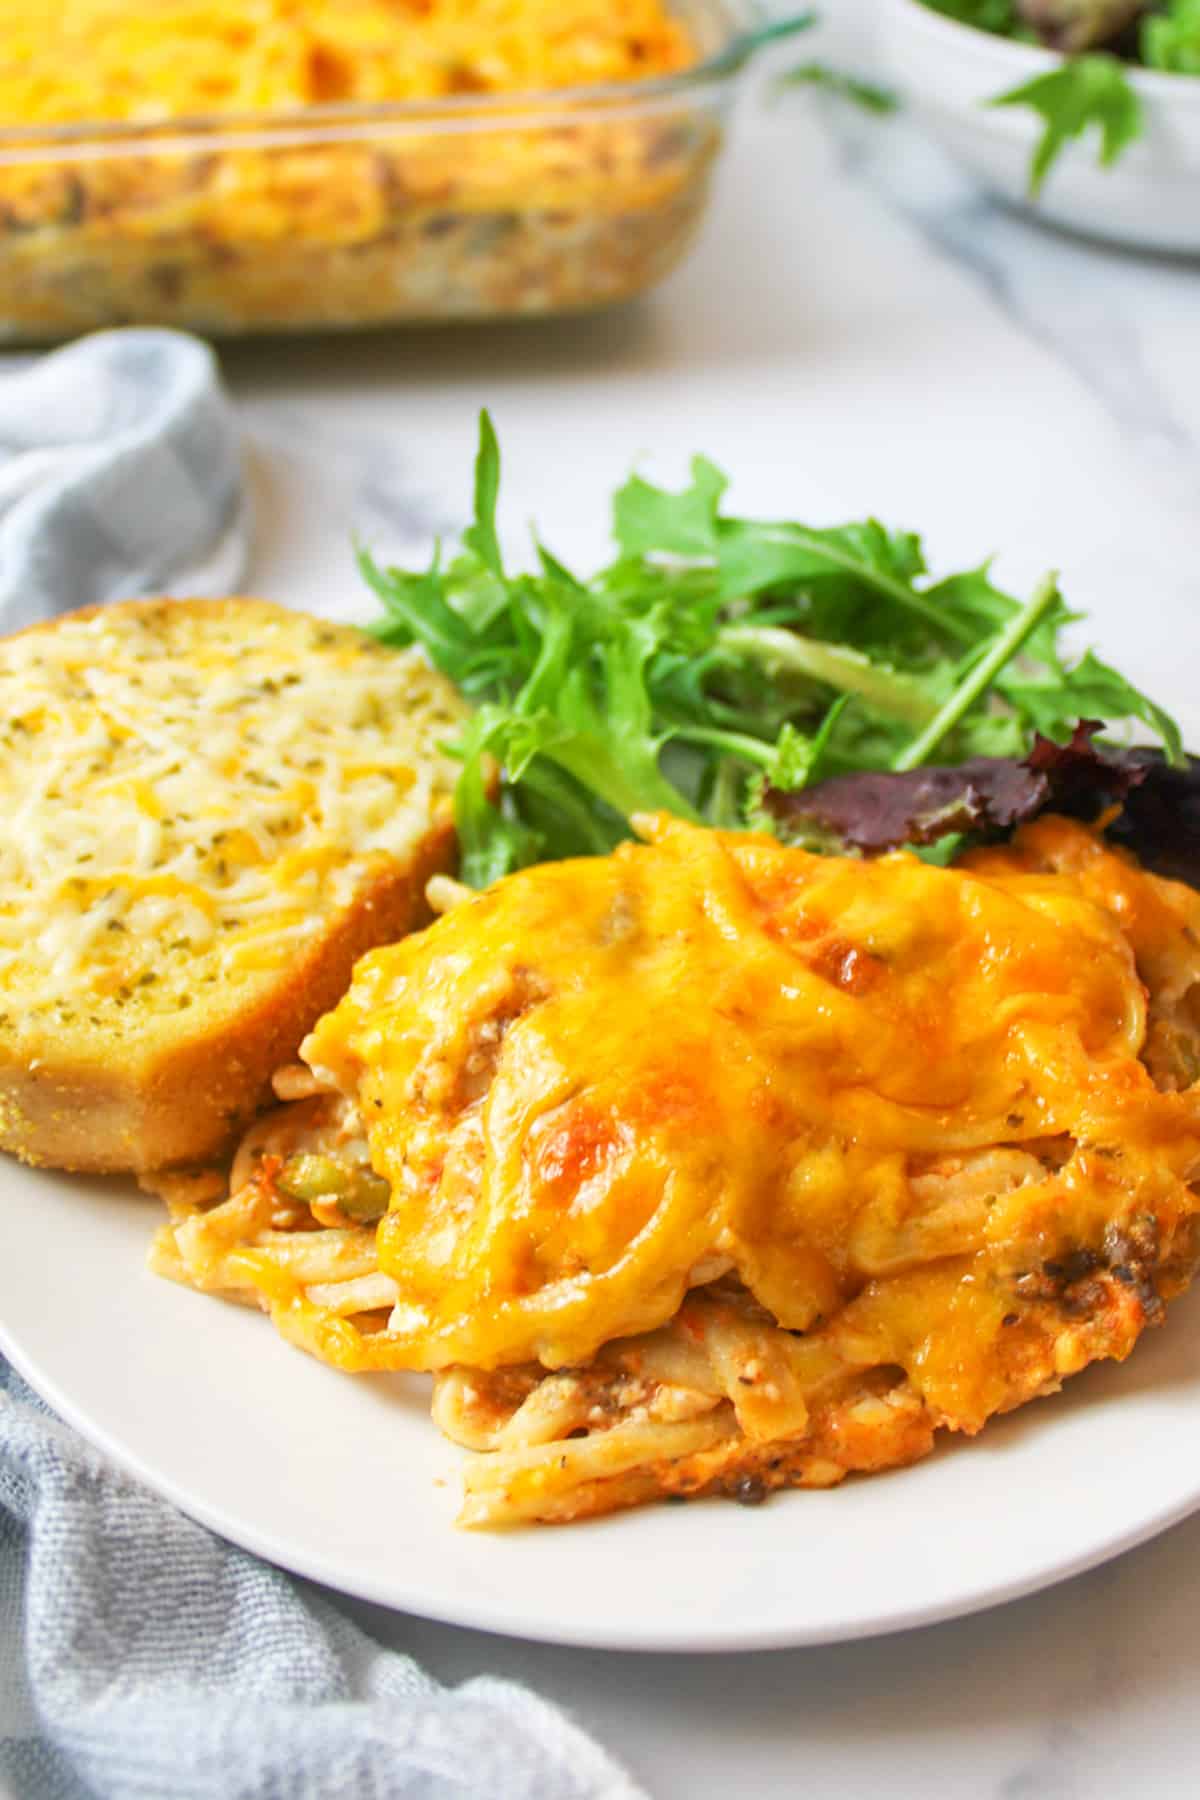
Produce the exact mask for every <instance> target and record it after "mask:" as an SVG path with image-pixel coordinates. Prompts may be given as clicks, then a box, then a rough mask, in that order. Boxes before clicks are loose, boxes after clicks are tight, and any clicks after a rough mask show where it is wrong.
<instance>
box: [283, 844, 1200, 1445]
mask: <svg viewBox="0 0 1200 1800" xmlns="http://www.w3.org/2000/svg"><path fill="white" fill-rule="evenodd" d="M644 830H645V833H646V835H647V836H648V838H649V842H648V843H646V844H644V845H642V846H632V845H629V846H625V847H624V848H622V849H621V850H619V851H617V852H616V854H614V855H613V856H610V857H606V858H597V859H592V860H588V861H578V862H567V863H559V864H551V865H546V866H543V867H539V868H537V869H533V870H529V871H526V872H525V873H522V874H519V875H516V876H513V877H511V878H509V879H508V880H506V881H504V882H502V883H500V884H499V885H498V886H496V887H495V888H493V889H491V890H489V891H488V892H486V893H484V894H482V895H480V896H478V897H476V898H473V899H471V900H470V901H467V902H464V903H463V904H462V905H461V906H459V907H456V908H455V909H454V910H453V911H452V912H451V913H450V914H449V915H448V916H447V917H446V918H444V919H443V920H442V921H440V922H439V923H438V924H436V925H435V926H433V927H432V928H431V929H430V930H429V931H427V932H425V933H422V934H421V935H420V936H418V937H413V938H409V939H408V940H406V941H404V942H402V943H400V944H397V945H395V946H393V947H390V948H387V949H383V950H379V951H375V952H373V953H372V954H370V955H369V956H367V957H366V958H365V959H364V960H363V961H362V962H361V963H360V965H359V967H358V969H357V971H356V975H355V980H354V983H353V986H352V989H351V991H350V993H349V994H348V995H347V997H346V999H345V1000H344V1001H343V1002H342V1003H341V1005H340V1006H339V1007H338V1008H337V1009H336V1010H335V1011H334V1012H332V1013H331V1014H329V1015H327V1016H326V1017H325V1018H324V1019H323V1020H322V1021H321V1022H320V1023H319V1024H318V1026H317V1027H316V1029H315V1030H314V1032H313V1033H312V1034H311V1036H310V1037H309V1039H308V1040H307V1043H306V1045H305V1047H304V1051H303V1054H304V1056H305V1059H306V1061H308V1062H309V1064H310V1065H311V1066H312V1067H313V1068H314V1069H315V1070H316V1071H317V1072H318V1074H319V1075H320V1076H321V1077H322V1078H324V1079H327V1080H328V1081H330V1082H331V1083H332V1084H333V1085H335V1086H336V1087H338V1088H339V1089H341V1091H343V1092H344V1093H346V1094H348V1095H350V1096H352V1097H353V1099H354V1100H355V1101H356V1103H357V1106H358V1110H359V1113H360V1115H361V1118H362V1120H363V1123H364V1127H365V1131H366V1135H367V1138H368V1142H369V1145H370V1150H371V1157H372V1161H373V1164H374V1166H375V1168H376V1170H377V1171H378V1172H379V1173H380V1174H382V1175H383V1176H385V1177H386V1179H387V1180H388V1182H389V1183H390V1186H391V1194H392V1198H391V1207H390V1210H389V1212H388V1213H387V1214H386V1216H385V1217H384V1218H383V1219H382V1220H381V1222H380V1225H379V1235H378V1252H379V1267H380V1269H381V1270H382V1271H383V1272H385V1273H386V1274H387V1275H388V1276H389V1277H391V1279H392V1280H393V1282H394V1283H395V1289H396V1292H397V1293H398V1296H399V1298H398V1301H397V1303H396V1306H395V1308H394V1310H393V1312H392V1314H391V1318H390V1322H389V1330H388V1334H387V1345H388V1353H389V1358H390V1361H389V1366H408V1367H423V1368H435V1369H436V1368H444V1367H447V1366H449V1365H452V1364H456V1363H461V1364H466V1365H470V1366H471V1367H472V1368H478V1369H494V1368H498V1367H501V1366H504V1365H510V1364H520V1363H528V1362H532V1361H536V1362H540V1363H541V1364H543V1365H544V1366H547V1367H551V1368H555V1367H563V1366H578V1365H580V1364H582V1363H585V1362H586V1361H587V1360H588V1359H589V1358H591V1357H593V1356H594V1355H595V1353H596V1352H597V1351H598V1350H599V1349H600V1347H601V1346H602V1345H605V1344H606V1343H610V1342H611V1341H612V1340H616V1339H626V1338H629V1337H631V1336H632V1335H633V1334H637V1333H647V1332H653V1331H654V1330H655V1329H656V1328H658V1327H661V1326H664V1325H665V1324H666V1323H667V1322H668V1321H671V1320H672V1319H674V1318H676V1317H677V1315H679V1316H682V1317H683V1318H684V1319H685V1320H686V1317H687V1311H686V1304H685V1302H686V1295H687V1293H688V1290H689V1289H690V1288H699V1287H701V1286H703V1284H705V1283H711V1282H712V1281H713V1279H714V1278H716V1277H719V1276H720V1275H722V1274H723V1273H724V1274H733V1275H735V1276H736V1277H737V1278H738V1280H740V1282H741V1283H743V1284H744V1286H745V1288H746V1289H748V1290H749V1292H750V1294H751V1295H752V1296H753V1299H754V1301H755V1302H756V1303H757V1304H759V1305H761V1307H762V1308H763V1309H765V1314H766V1315H768V1316H769V1317H770V1318H771V1319H772V1320H774V1321H777V1322H778V1323H779V1324H780V1325H782V1326H784V1327H785V1328H786V1330H787V1331H788V1332H791V1333H800V1334H804V1336H803V1337H797V1338H794V1339H787V1340H785V1343H787V1344H788V1345H789V1346H790V1349H789V1358H790V1360H791V1362H792V1363H793V1364H795V1365H796V1366H795V1370H794V1374H795V1378H796V1380H797V1381H799V1382H800V1385H801V1387H802V1388H803V1389H804V1391H805V1392H809V1391H811V1390H812V1389H813V1388H814V1387H816V1386H819V1384H820V1382H821V1380H822V1379H825V1378H827V1377H828V1374H829V1371H830V1370H831V1369H833V1368H835V1367H836V1368H841V1369H844V1368H845V1367H847V1366H859V1367H878V1366H881V1365H883V1366H891V1365H895V1366H898V1367H900V1368H903V1369H904V1370H905V1371H907V1373H908V1375H909V1378H910V1380H911V1381H912V1383H913V1385H914V1386H915V1387H916V1388H917V1390H918V1391H919V1392H921V1393H922V1394H923V1395H924V1397H925V1399H926V1401H927V1402H928V1403H929V1404H930V1405H931V1406H933V1407H935V1408H936V1409H937V1411H938V1412H939V1413H940V1414H941V1415H942V1416H945V1417H950V1418H953V1419H954V1421H955V1422H956V1423H957V1424H959V1425H961V1426H962V1427H964V1428H966V1429H974V1428H976V1427H977V1426H978V1424H981V1423H982V1421H983V1419H984V1418H985V1417H986V1416H987V1414H988V1413H989V1412H991V1411H994V1410H997V1409H998V1408H1001V1407H1003V1406H1004V1405H1005V1404H1011V1403H1013V1402H1014V1400H1015V1399H1016V1398H1018V1397H1020V1398H1027V1397H1028V1394H1029V1389H1030V1380H1029V1378H1028V1371H1026V1372H1024V1373H1023V1372H1022V1370H1021V1367H1020V1342H1021V1339H1020V1333H1019V1332H1017V1333H1014V1332H1013V1331H1012V1330H1011V1329H1008V1328H1009V1327H1011V1325H1012V1323H1013V1322H1014V1321H1015V1319H1016V1317H1017V1313H1016V1310H1014V1309H1015V1307H1016V1305H1017V1302H1016V1300H1015V1295H1016V1294H1017V1293H1020V1292H1022V1291H1023V1290H1022V1289H1021V1287H1020V1283H1021V1282H1022V1281H1026V1282H1028V1281H1029V1280H1030V1279H1031V1278H1036V1279H1037V1280H1048V1279H1049V1277H1046V1276H1044V1274H1043V1273H1042V1272H1043V1271H1044V1270H1045V1269H1047V1268H1049V1269H1055V1268H1061V1267H1070V1266H1075V1265H1073V1264H1072V1262H1071V1259H1072V1258H1074V1259H1076V1263H1078V1259H1079V1258H1080V1257H1083V1258H1084V1259H1085V1260H1084V1262H1083V1263H1081V1264H1078V1266H1080V1267H1095V1266H1098V1265H1099V1264H1100V1263H1101V1262H1102V1261H1104V1259H1105V1258H1107V1262H1106V1263H1105V1266H1106V1267H1108V1266H1109V1265H1112V1264H1113V1263H1114V1260H1115V1261H1116V1262H1117V1264H1118V1266H1119V1267H1124V1264H1123V1263H1120V1258H1121V1257H1122V1256H1123V1255H1125V1252H1124V1251H1123V1250H1122V1248H1121V1246H1122V1245H1124V1244H1126V1243H1128V1242H1131V1241H1134V1239H1136V1240H1137V1241H1138V1242H1140V1243H1141V1244H1142V1245H1143V1247H1144V1246H1145V1245H1146V1244H1148V1243H1150V1242H1151V1240H1152V1241H1153V1245H1154V1252H1153V1257H1152V1258H1151V1260H1154V1261H1155V1263H1156V1267H1159V1268H1162V1267H1166V1266H1167V1265H1168V1264H1169V1261H1170V1253H1171V1245H1172V1244H1173V1243H1175V1242H1176V1241H1177V1238H1178V1234H1179V1233H1181V1232H1185V1231H1186V1229H1187V1228H1188V1227H1189V1226H1190V1222H1191V1220H1192V1219H1193V1217H1194V1215H1195V1213H1196V1209H1197V1202H1196V1199H1195V1197H1194V1195H1193V1194H1192V1193H1191V1190H1190V1187H1189V1185H1188V1184H1189V1182H1190V1181H1191V1180H1192V1179H1193V1178H1194V1177H1195V1176H1196V1174H1197V1172H1198V1171H1200V1099H1198V1098H1197V1095H1196V1094H1195V1093H1194V1092H1191V1091H1186V1090H1181V1091H1164V1089H1163V1088H1162V1087H1160V1086H1158V1085H1156V1083H1155V1080H1154V1079H1153V1078H1152V1075H1151V1073H1150V1071H1149V1069H1148V1068H1147V1066H1146V1063H1145V1062H1144V1061H1143V1060H1142V1058H1143V1054H1144V1053H1145V1051H1146V1047H1147V1043H1148V1035H1149V1033H1150V1032H1151V1031H1152V1029H1153V1023H1152V1021H1149V1020H1148V1013H1147V997H1146V988H1145V986H1144V983H1143V979H1142V975H1141V974H1140V973H1139V967H1138V963H1139V959H1147V960H1148V961H1149V962H1153V961H1154V960H1155V958H1157V959H1158V961H1159V962H1160V963H1162V964H1164V965H1165V964H1166V963H1167V962H1168V961H1171V960H1172V959H1173V966H1174V968H1175V969H1176V971H1177V972H1178V971H1179V970H1187V971H1188V972H1189V973H1188V980H1189V982H1190V983H1192V984H1194V983H1195V982H1196V981H1197V978H1198V977H1200V956H1198V955H1197V953H1196V950H1195V945H1196V944H1197V943H1198V942H1200V897H1198V896H1197V895H1195V894H1193V893H1191V892H1190V890H1185V889H1183V888H1179V887H1176V886H1174V885H1173V884H1170V883H1166V882H1161V881H1156V880H1155V878H1154V877H1152V876H1149V875H1147V874H1145V873H1144V872H1142V871H1140V870H1138V869H1136V868H1135V867H1134V866H1133V865H1132V864H1130V863H1128V862H1127V861H1125V860H1123V859H1122V858H1120V857H1118V856H1117V855H1115V854H1113V853H1111V852H1109V851H1107V850H1106V849H1105V848H1104V847H1103V845H1102V844H1101V843H1100V841H1099V840H1098V839H1096V838H1095V837H1094V835H1093V834H1092V833H1090V832H1088V831H1086V830H1085V829H1084V828H1082V827H1077V826H1074V825H1071V824H1068V823H1066V822H1065V821H1052V822H1050V823H1049V824H1047V825H1044V826H1041V827H1039V828H1038V829H1037V832H1035V833H1033V834H1029V835H1028V836H1027V837H1026V838H1025V839H1023V840H1021V842H1020V843H1019V844H1018V846H1017V847H1016V848H1015V849H1007V850H1000V851H995V852H991V853H988V854H987V855H986V856H981V857H979V858H978V859H976V861H975V862H974V863H973V864H972V865H969V866H959V867H956V868H952V869H939V868H934V867H930V866H928V865H926V864H925V863H922V862H921V861H919V860H917V859H916V858H914V857H912V856H909V855H906V854H898V855H892V856H887V857H883V858H881V859H880V860H878V861H877V862H872V863H864V862H861V861H855V860H845V859H839V858H826V857H819V856H812V855H809V854H807V853H805V852H803V851H799V850H794V849H788V848H784V847H783V846H780V845H778V844H776V843H774V842H772V841H771V840H769V839H765V838H759V837H750V836H735V835H730V834H722V833H716V832H708V831H701V830H697V829H693V828H692V827H689V826H686V825H683V824H681V823H679V822H676V821H669V820H666V819H656V820H652V821H647V822H645V825H644ZM1039 834H1040V835H1039ZM1058 864H1066V865H1071V866H1069V867H1065V868H1063V867H1059V866H1057V865H1058ZM1176 985H1177V986H1178V985H1179V984H1178V983H1177V984H1176ZM1197 991H1200V990H1197ZM1139 1233H1140V1234H1141V1235H1140V1237H1139V1236H1138V1234H1139ZM1114 1234H1115V1235H1114ZM1149 1254H1150V1253H1149V1252H1147V1255H1148V1256H1149ZM1088 1258H1090V1259H1091V1261H1090V1262H1089V1261H1087V1259H1088ZM1056 1259H1063V1260H1062V1261H1056ZM1117 1279H1118V1285H1119V1281H1120V1280H1123V1279H1124V1276H1123V1275H1118V1278H1117ZM681 1306H683V1307H684V1312H683V1314H682V1315H680V1309H681ZM1134 1310H1135V1311H1136V1309H1134ZM1138 1317H1139V1319H1140V1317H1141V1315H1140V1314H1139V1315H1138ZM1137 1329H1140V1324H1139V1325H1138V1326H1137V1327H1136V1328H1134V1327H1133V1326H1130V1328H1129V1332H1128V1334H1126V1333H1125V1330H1124V1327H1122V1331H1121V1332H1115V1331H1114V1335H1113V1338H1112V1341H1111V1342H1110V1343H1108V1347H1107V1348H1106V1351H1105V1353H1106V1354H1124V1353H1125V1351H1126V1350H1127V1349H1128V1348H1129V1347H1130V1346H1131V1344H1132V1342H1133V1338H1134V1336H1136V1330H1137ZM1006 1331H1007V1336H1006ZM1118 1339H1119V1340H1120V1341H1119V1342H1118V1341H1117V1340H1118ZM367 1342H368V1343H369V1342H370V1340H369V1339H368V1340H367ZM1002 1343H1003V1344H1005V1345H1007V1346H1009V1348H1008V1349H1006V1350H1005V1351H1004V1353H1003V1354H1001V1353H1000V1351H999V1350H998V1349H997V1346H1000V1345H1001V1344H1002ZM325 1349H326V1352H327V1353H329V1354H331V1355H332V1356H333V1357H334V1360H337V1346H336V1344H335V1343H334V1342H333V1340H332V1338H331V1339H330V1341H329V1343H328V1344H327V1345H326V1347H325ZM380 1349H381V1352H382V1349H383V1341H382V1340H381V1341H380ZM1092 1353H1093V1352H1092V1351H1088V1350H1086V1349H1083V1348H1081V1347H1079V1346H1076V1348H1075V1350H1073V1349H1072V1345H1071V1333H1070V1331H1067V1332H1066V1334H1065V1335H1064V1336H1062V1337H1061V1338H1060V1339H1059V1340H1058V1341H1057V1344H1056V1355H1057V1356H1058V1358H1059V1363H1060V1366H1059V1367H1058V1368H1057V1374H1058V1375H1062V1374H1064V1373H1068V1372H1070V1370H1071V1368H1072V1367H1073V1366H1081V1365H1082V1362H1083V1361H1086V1360H1087V1359H1088V1355H1089V1354H1092ZM1073 1356H1076V1360H1075V1362H1074V1363H1073V1362H1072V1358H1073ZM1054 1373H1055V1371H1054V1370H1051V1371H1050V1375H1051V1376H1053V1375H1054ZM1046 1378H1047V1377H1046V1376H1045V1373H1044V1372H1042V1373H1039V1375H1038V1377H1037V1382H1038V1383H1040V1382H1042V1381H1044V1379H1046ZM1034 1385H1035V1386H1036V1385H1037V1383H1035V1384H1034Z"/></svg>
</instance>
